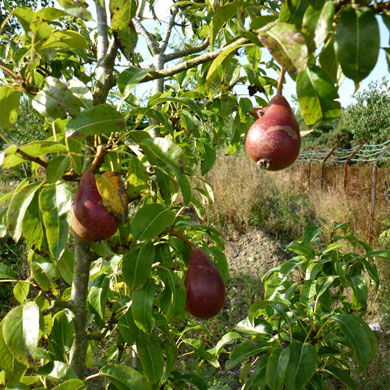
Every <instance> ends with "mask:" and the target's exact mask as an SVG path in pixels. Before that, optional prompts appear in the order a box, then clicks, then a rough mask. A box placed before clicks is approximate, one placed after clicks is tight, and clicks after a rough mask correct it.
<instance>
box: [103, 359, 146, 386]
mask: <svg viewBox="0 0 390 390" xmlns="http://www.w3.org/2000/svg"><path fill="white" fill-rule="evenodd" d="M99 375H100V376H102V377H104V378H105V379H106V380H107V381H108V382H109V383H112V384H113V385H114V386H115V387H116V388H117V389H118V390H152V386H151V385H150V383H149V382H148V381H147V380H146V379H145V378H144V377H143V376H142V374H141V373H140V372H138V371H136V370H134V368H131V367H130V366H125V365H123V364H111V365H109V366H105V367H103V368H102V369H101V370H100V371H99Z"/></svg>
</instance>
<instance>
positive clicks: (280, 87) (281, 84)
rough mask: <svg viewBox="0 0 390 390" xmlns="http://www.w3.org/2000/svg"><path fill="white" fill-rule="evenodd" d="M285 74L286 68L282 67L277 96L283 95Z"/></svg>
mask: <svg viewBox="0 0 390 390" xmlns="http://www.w3.org/2000/svg"><path fill="white" fill-rule="evenodd" d="M285 74H286V69H284V68H282V69H281V70H280V75H279V81H278V86H277V89H276V95H277V96H282V94H283V82H284V75H285Z"/></svg>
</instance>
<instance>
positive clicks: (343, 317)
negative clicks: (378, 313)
mask: <svg viewBox="0 0 390 390" xmlns="http://www.w3.org/2000/svg"><path fill="white" fill-rule="evenodd" d="M331 318H332V319H333V320H334V321H335V322H336V324H337V325H338V326H339V327H340V329H341V330H342V332H343V334H344V336H345V337H346V338H347V339H348V341H349V342H350V343H351V345H352V348H353V350H354V352H355V356H356V359H357V361H358V366H359V372H361V371H363V370H364V369H365V368H366V366H367V364H368V363H369V361H370V359H371V358H372V357H373V356H372V355H373V353H374V351H373V350H372V348H373V344H371V342H370V339H369V338H368V336H367V335H368V334H371V333H372V331H371V329H370V328H369V327H368V325H367V324H366V323H365V322H364V321H363V320H362V319H361V318H358V317H355V316H354V315H352V314H339V315H336V316H332V317H331ZM364 327H366V328H368V329H366V330H364V329H363V328H364ZM373 337H375V336H373Z"/></svg>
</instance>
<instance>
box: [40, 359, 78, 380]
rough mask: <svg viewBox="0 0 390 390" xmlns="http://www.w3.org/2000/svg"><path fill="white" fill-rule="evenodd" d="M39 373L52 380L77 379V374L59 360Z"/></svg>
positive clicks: (44, 367)
mask: <svg viewBox="0 0 390 390" xmlns="http://www.w3.org/2000/svg"><path fill="white" fill-rule="evenodd" d="M38 373H39V374H40V375H45V376H47V378H49V379H51V380H66V379H77V375H76V374H75V372H74V371H73V370H72V369H71V368H70V367H69V366H68V365H67V364H66V363H64V362H61V361H58V360H54V361H50V362H49V363H48V364H46V366H43V367H42V368H41V369H40V370H39V371H38Z"/></svg>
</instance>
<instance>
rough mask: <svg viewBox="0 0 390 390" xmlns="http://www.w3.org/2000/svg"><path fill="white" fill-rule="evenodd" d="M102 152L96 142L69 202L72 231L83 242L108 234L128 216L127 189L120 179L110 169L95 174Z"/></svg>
mask: <svg viewBox="0 0 390 390" xmlns="http://www.w3.org/2000/svg"><path fill="white" fill-rule="evenodd" d="M104 153H105V148H104V146H102V145H99V146H98V148H97V152H96V156H95V158H94V160H93V162H92V165H91V167H90V168H89V169H87V170H86V171H85V172H84V174H83V176H82V178H81V180H80V183H79V187H78V189H77V192H76V194H75V196H74V198H73V201H72V208H71V214H72V222H71V227H72V230H73V231H74V232H75V233H76V234H77V235H78V236H79V237H80V238H81V239H82V240H83V241H86V242H95V241H101V240H105V239H107V238H109V237H111V236H112V235H113V234H114V233H115V232H116V230H117V229H118V227H119V225H120V223H121V222H122V221H123V219H124V218H125V217H126V216H127V196H126V190H125V188H124V185H123V183H122V181H121V180H120V178H119V177H118V176H117V175H116V174H113V173H111V172H106V173H104V174H103V175H96V176H95V170H96V168H97V166H98V164H99V163H100V160H101V158H102V157H103V156H104Z"/></svg>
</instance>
